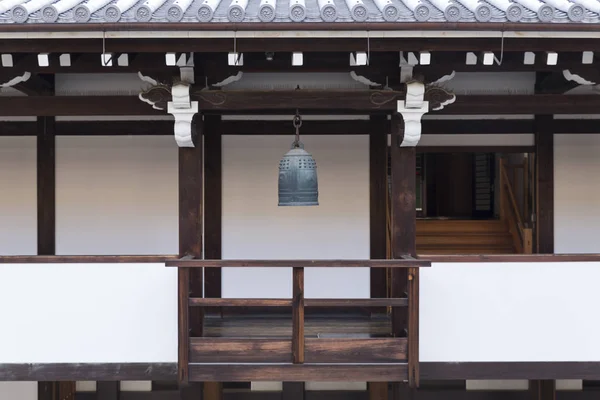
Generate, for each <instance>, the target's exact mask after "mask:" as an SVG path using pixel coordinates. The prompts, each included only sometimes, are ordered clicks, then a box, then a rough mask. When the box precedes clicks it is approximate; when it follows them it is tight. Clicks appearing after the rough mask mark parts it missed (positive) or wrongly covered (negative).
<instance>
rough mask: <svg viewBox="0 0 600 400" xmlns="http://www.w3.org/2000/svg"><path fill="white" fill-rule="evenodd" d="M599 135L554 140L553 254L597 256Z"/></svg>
mask: <svg viewBox="0 0 600 400" xmlns="http://www.w3.org/2000/svg"><path fill="white" fill-rule="evenodd" d="M599 155H600V135H568V134H567V135H555V136H554V251H555V252H556V253H600V243H599V242H598V237H599V236H600V156H599Z"/></svg>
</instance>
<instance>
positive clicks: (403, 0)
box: [0, 0, 600, 23]
mask: <svg viewBox="0 0 600 400" xmlns="http://www.w3.org/2000/svg"><path fill="white" fill-rule="evenodd" d="M115 22H125V23H127V22H173V23H176V22H202V23H206V22H211V23H252V22H322V23H336V22H372V23H377V22H465V23H469V22H523V23H535V22H556V23H561V22H583V23H585V22H587V23H595V22H600V1H597V0H573V1H569V0H544V1H541V0H58V1H55V0H29V1H27V0H0V23H115Z"/></svg>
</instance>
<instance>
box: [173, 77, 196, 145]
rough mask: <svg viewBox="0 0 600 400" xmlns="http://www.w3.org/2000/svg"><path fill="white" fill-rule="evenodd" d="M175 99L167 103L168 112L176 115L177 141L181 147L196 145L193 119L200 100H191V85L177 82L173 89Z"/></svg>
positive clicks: (175, 129) (175, 131)
mask: <svg viewBox="0 0 600 400" xmlns="http://www.w3.org/2000/svg"><path fill="white" fill-rule="evenodd" d="M171 94H172V95H173V100H172V101H169V102H168V103H167V112H168V113H169V114H172V115H173V116H174V117H175V126H174V133H175V141H176V142H177V145H178V146H179V147H195V146H194V138H193V132H192V120H193V119H194V115H196V114H197V113H198V102H197V101H190V85H189V84H187V83H184V82H180V83H176V84H174V85H173V87H172V89H171Z"/></svg>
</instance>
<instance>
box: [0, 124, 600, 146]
mask: <svg viewBox="0 0 600 400" xmlns="http://www.w3.org/2000/svg"><path fill="white" fill-rule="evenodd" d="M422 124H423V135H425V136H427V135H466V134H476V135H490V134H533V133H534V131H535V129H534V120H533V119H499V120H498V119H480V120H473V119H469V120H443V119H441V120H425V121H423V122H422ZM599 126H600V120H599V119H555V120H554V121H553V123H552V127H553V130H554V133H557V134H570V135H577V134H598V133H600V129H599V128H598V127H599ZM290 129H292V128H291V122H290V121H257V120H254V121H223V122H221V132H222V134H223V135H286V134H289V131H290ZM368 134H369V121H367V120H332V121H311V120H305V121H304V122H303V124H302V135H344V136H345V135H368ZM35 135H36V123H35V122H28V121H0V136H35ZM84 135H85V136H107V135H108V136H168V135H173V121H167V120H164V121H163V120H157V121H102V122H101V123H99V122H98V121H58V122H56V136H84ZM420 148H421V149H423V148H424V147H423V146H419V147H417V150H419V149H420Z"/></svg>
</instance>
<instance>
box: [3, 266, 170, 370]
mask: <svg viewBox="0 0 600 400" xmlns="http://www.w3.org/2000/svg"><path fill="white" fill-rule="evenodd" d="M25 283H26V284H25ZM25 287H26V290H24V288H25ZM0 304H3V305H5V306H4V307H2V312H1V314H2V318H3V321H4V322H3V329H2V330H1V331H0V363H61V362H63V363H95V362H100V363H103V362H104V363H107V362H175V361H176V360H177V274H176V272H175V271H174V270H172V269H167V268H165V266H164V264H52V265H47V264H25V265H24V264H0ZM15 304H18V305H19V306H18V307H15V306H14V305H15ZM9 305H12V306H9ZM32 315H35V318H32V317H31V316H32Z"/></svg>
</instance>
